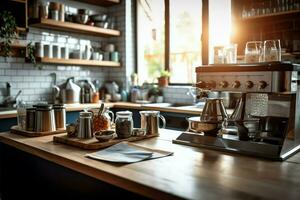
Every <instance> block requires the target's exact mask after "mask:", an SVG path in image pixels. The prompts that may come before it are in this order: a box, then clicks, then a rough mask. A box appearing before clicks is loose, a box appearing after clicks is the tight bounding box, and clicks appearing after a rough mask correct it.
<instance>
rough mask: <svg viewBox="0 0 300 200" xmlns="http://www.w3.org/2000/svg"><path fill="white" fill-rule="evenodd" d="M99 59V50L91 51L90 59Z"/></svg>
mask: <svg viewBox="0 0 300 200" xmlns="http://www.w3.org/2000/svg"><path fill="white" fill-rule="evenodd" d="M99 59H100V54H99V52H93V53H92V60H99Z"/></svg>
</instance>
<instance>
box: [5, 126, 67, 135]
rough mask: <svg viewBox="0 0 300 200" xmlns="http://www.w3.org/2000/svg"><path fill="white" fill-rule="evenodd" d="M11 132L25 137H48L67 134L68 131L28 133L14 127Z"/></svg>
mask: <svg viewBox="0 0 300 200" xmlns="http://www.w3.org/2000/svg"><path fill="white" fill-rule="evenodd" d="M10 132H11V133H14V134H18V135H23V136H27V137H41V136H46V135H54V134H59V133H65V132H66V130H56V131H48V132H34V131H26V130H21V129H20V128H19V127H18V126H12V127H11V128H10Z"/></svg>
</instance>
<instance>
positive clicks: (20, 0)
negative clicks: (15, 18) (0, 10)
mask: <svg viewBox="0 0 300 200" xmlns="http://www.w3.org/2000/svg"><path fill="white" fill-rule="evenodd" d="M10 1H15V2H18V3H27V2H26V0H10Z"/></svg>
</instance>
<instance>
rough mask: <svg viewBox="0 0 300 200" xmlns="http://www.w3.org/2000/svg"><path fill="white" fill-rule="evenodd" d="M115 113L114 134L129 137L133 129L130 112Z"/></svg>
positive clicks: (119, 136)
mask: <svg viewBox="0 0 300 200" xmlns="http://www.w3.org/2000/svg"><path fill="white" fill-rule="evenodd" d="M116 114H117V117H116V134H117V135H118V138H129V137H130V136H131V134H132V130H133V119H132V112H130V111H119V112H117V113H116Z"/></svg>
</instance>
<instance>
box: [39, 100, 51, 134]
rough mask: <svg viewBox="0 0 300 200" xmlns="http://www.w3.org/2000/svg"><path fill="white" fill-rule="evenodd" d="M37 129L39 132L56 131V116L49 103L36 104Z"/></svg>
mask: <svg viewBox="0 0 300 200" xmlns="http://www.w3.org/2000/svg"><path fill="white" fill-rule="evenodd" d="M35 107H36V115H35V122H36V131H37V132H50V131H55V130H56V127H55V118H54V111H53V109H52V106H50V105H47V104H39V105H36V106H35Z"/></svg>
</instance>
